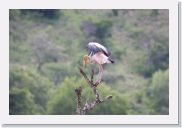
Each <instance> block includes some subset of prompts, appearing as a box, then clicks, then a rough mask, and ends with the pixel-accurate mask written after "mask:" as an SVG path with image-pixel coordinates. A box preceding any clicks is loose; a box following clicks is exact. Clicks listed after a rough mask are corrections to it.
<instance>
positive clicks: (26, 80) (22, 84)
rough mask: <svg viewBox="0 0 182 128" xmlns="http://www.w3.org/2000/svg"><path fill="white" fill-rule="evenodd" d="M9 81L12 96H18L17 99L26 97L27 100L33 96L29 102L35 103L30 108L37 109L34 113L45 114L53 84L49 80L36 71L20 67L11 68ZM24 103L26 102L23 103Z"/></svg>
mask: <svg viewBox="0 0 182 128" xmlns="http://www.w3.org/2000/svg"><path fill="white" fill-rule="evenodd" d="M9 81H10V94H11V93H12V95H13V94H14V95H17V97H19V96H23V95H25V98H28V97H29V98H30V96H29V95H30V94H31V95H32V99H28V101H27V102H32V100H33V103H32V104H30V105H29V106H31V105H32V106H34V107H35V111H34V112H35V113H37V114H38V113H44V111H45V109H46V102H47V98H48V95H47V94H48V91H49V89H50V86H51V83H50V82H49V81H48V80H47V79H45V78H42V77H41V76H40V75H39V74H38V73H37V72H36V71H33V70H29V69H26V68H25V69H23V68H19V67H12V68H10V78H9ZM16 89H19V90H16ZM21 90H22V91H21ZM23 90H26V91H25V92H24V91H23ZM11 91H12V92H11ZM28 93H30V94H28ZM12 102H13V100H12ZM19 102H21V101H19ZM22 103H24V102H23V101H22ZM16 105H18V104H15V106H14V107H15V108H16ZM29 106H28V107H29ZM17 107H18V106H17ZM10 109H11V107H10ZM25 109H26V108H25ZM11 111H13V110H11ZM35 113H29V114H35ZM26 114H28V113H26Z"/></svg>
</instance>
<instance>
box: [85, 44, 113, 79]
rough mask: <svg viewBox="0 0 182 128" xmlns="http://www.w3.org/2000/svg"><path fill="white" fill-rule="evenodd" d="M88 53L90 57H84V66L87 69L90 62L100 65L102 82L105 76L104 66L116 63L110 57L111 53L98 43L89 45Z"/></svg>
mask: <svg viewBox="0 0 182 128" xmlns="http://www.w3.org/2000/svg"><path fill="white" fill-rule="evenodd" d="M87 51H88V55H84V57H83V66H84V67H85V66H86V64H88V63H90V62H94V63H96V64H98V66H99V78H100V80H101V79H102V75H103V68H102V64H105V63H114V61H113V60H112V59H111V58H110V57H109V56H110V55H111V53H110V52H109V51H108V50H107V48H105V47H104V46H103V45H101V44H99V43H96V42H90V43H88V45H87Z"/></svg>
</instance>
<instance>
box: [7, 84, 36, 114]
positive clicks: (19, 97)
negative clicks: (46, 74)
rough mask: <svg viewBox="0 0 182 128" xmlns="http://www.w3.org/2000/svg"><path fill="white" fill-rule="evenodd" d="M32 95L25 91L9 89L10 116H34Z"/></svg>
mask: <svg viewBox="0 0 182 128" xmlns="http://www.w3.org/2000/svg"><path fill="white" fill-rule="evenodd" d="M34 104H35V103H34V101H33V95H32V94H31V93H30V91H29V90H27V89H19V88H14V87H13V88H11V89H10V94H9V114H10V115H27V114H28V115H30V114H34V112H35V106H34Z"/></svg>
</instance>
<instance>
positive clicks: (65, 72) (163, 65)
mask: <svg viewBox="0 0 182 128" xmlns="http://www.w3.org/2000/svg"><path fill="white" fill-rule="evenodd" d="M9 20H10V21H9V41H10V42H9V60H10V71H9V83H10V85H9V86H10V114H55V115H57V114H62V115H66V114H75V109H76V99H75V93H74V88H76V87H78V86H82V87H83V88H84V91H83V102H84V101H86V100H93V98H94V97H93V95H92V91H91V89H90V88H89V86H88V85H87V83H86V82H85V81H84V80H83V79H82V78H81V76H80V74H79V71H78V67H79V66H80V65H81V64H82V57H83V56H84V55H85V54H87V52H86V50H85V46H86V44H87V43H88V42H89V41H97V42H99V43H101V44H103V45H104V46H106V47H107V48H108V49H109V50H110V51H111V58H113V59H114V60H115V63H114V64H112V65H111V64H106V65H104V66H103V68H104V76H103V80H104V83H103V84H102V85H101V86H100V87H99V92H101V95H102V97H103V98H104V97H105V96H107V95H109V94H111V95H113V100H111V101H109V102H105V103H103V104H100V106H98V107H97V108H95V109H94V110H93V111H91V112H90V113H89V114H111V115H113V114H116V115H118V114H136V115H137V114H138V115H139V114H144V115H145V114H168V113H169V112H168V109H169V105H168V104H169V102H168V97H169V93H168V89H169V87H168V86H169V83H168V82H169V81H168V69H169V37H168V36H169V35H168V33H169V11H168V10H162V9H161V10H156V9H154V10H150V9H148V10H118V9H113V10H107V9H100V10H87V9H86V10H79V9H78V10H57V9H10V10H9ZM91 68H94V71H95V75H97V72H98V69H97V67H96V66H95V65H94V64H90V65H88V66H87V68H86V73H87V74H90V69H91ZM20 99H21V100H20Z"/></svg>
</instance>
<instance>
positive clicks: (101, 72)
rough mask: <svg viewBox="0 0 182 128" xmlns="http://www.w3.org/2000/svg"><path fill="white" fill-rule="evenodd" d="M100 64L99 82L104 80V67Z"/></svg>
mask: <svg viewBox="0 0 182 128" xmlns="http://www.w3.org/2000/svg"><path fill="white" fill-rule="evenodd" d="M98 66H99V75H98V78H99V79H98V82H99V83H100V82H101V80H102V75H103V68H102V65H100V64H98Z"/></svg>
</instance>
